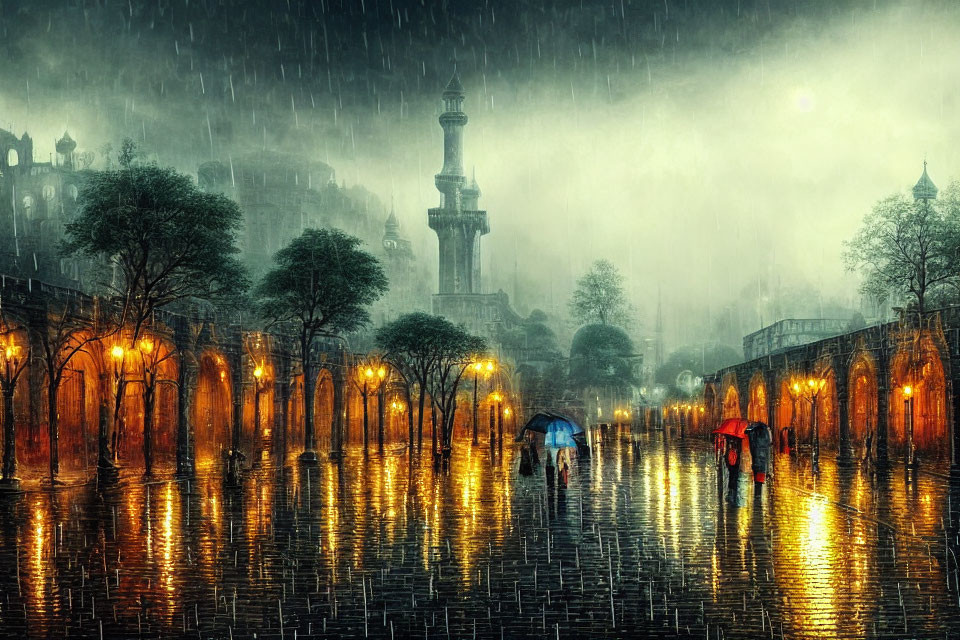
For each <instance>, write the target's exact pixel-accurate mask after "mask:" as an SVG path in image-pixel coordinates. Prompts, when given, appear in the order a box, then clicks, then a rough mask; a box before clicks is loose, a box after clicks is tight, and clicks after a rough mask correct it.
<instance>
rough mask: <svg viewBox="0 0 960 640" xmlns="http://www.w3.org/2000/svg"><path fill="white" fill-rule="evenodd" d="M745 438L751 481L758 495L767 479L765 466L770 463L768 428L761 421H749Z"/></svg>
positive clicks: (770, 439)
mask: <svg viewBox="0 0 960 640" xmlns="http://www.w3.org/2000/svg"><path fill="white" fill-rule="evenodd" d="M745 433H746V434H747V440H748V441H749V443H750V457H751V459H752V460H753V465H752V466H753V482H754V489H755V495H758V496H759V495H760V491H761V490H762V489H763V483H764V482H765V481H766V479H767V466H768V465H769V464H770V444H771V442H772V438H771V437H770V428H769V427H768V426H767V425H766V424H764V423H762V422H751V423H750V426H749V427H747V429H746V432H745Z"/></svg>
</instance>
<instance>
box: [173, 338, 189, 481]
mask: <svg viewBox="0 0 960 640" xmlns="http://www.w3.org/2000/svg"><path fill="white" fill-rule="evenodd" d="M187 383H188V375H187V365H186V358H185V357H184V353H183V351H181V352H180V358H179V362H178V363H177V473H178V474H180V475H184V474H188V473H191V472H192V471H193V464H192V463H191V460H190V458H191V455H190V453H191V451H190V449H191V446H190V420H189V413H190V391H189V390H188V389H187Z"/></svg>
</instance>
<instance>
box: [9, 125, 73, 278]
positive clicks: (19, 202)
mask: <svg viewBox="0 0 960 640" xmlns="http://www.w3.org/2000/svg"><path fill="white" fill-rule="evenodd" d="M76 148H77V143H76V141H74V140H73V138H71V137H70V134H69V133H64V134H63V137H62V138H60V140H58V141H57V142H56V149H57V157H56V159H54V158H51V159H50V161H49V162H36V161H35V159H34V156H33V140H32V139H31V138H30V136H29V135H28V134H26V133H24V134H23V135H22V136H21V137H20V138H17V137H16V136H15V135H13V134H12V133H10V132H9V131H5V130H0V272H2V273H3V274H5V275H12V276H19V277H23V278H40V279H43V280H44V281H46V282H50V283H54V284H65V285H75V284H78V283H80V282H81V280H82V279H83V269H82V267H81V264H83V261H81V260H77V259H73V258H61V257H60V254H59V245H60V242H61V240H62V239H63V234H64V228H65V226H66V223H67V222H68V221H69V220H70V219H71V218H72V216H73V214H74V212H75V211H76V203H77V195H78V184H79V182H80V180H81V179H82V171H83V170H84V169H85V168H86V167H87V166H88V165H89V164H90V162H91V161H92V155H91V154H77V152H76Z"/></svg>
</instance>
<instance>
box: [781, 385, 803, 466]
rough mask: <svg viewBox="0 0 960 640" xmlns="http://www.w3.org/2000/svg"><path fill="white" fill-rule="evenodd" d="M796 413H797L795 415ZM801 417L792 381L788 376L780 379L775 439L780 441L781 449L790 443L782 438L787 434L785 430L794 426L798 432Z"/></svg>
mask: <svg viewBox="0 0 960 640" xmlns="http://www.w3.org/2000/svg"><path fill="white" fill-rule="evenodd" d="M795 413H796V415H794V414H795ZM799 418H800V408H799V406H798V401H797V399H796V396H795V395H794V393H793V392H792V391H791V389H790V381H789V380H788V379H787V378H784V379H783V380H781V381H780V388H779V391H778V394H777V406H776V419H777V433H776V436H775V439H776V442H778V443H779V446H780V448H781V449H782V448H783V447H784V446H786V445H787V444H788V443H787V442H785V441H784V440H782V438H784V437H785V435H786V434H785V433H784V431H783V430H784V429H786V428H791V427H792V428H793V429H794V430H795V433H796V431H797V430H798V429H799V424H798V422H799Z"/></svg>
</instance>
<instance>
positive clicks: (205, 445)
mask: <svg viewBox="0 0 960 640" xmlns="http://www.w3.org/2000/svg"><path fill="white" fill-rule="evenodd" d="M232 407H233V405H232V394H231V389H230V365H229V364H228V362H227V358H226V357H225V356H224V355H223V354H222V353H221V352H219V351H217V350H215V349H207V350H205V351H204V352H203V353H201V354H200V358H199V360H198V366H197V386H196V389H195V391H194V394H193V402H192V403H191V407H190V421H191V422H192V423H193V425H194V443H195V444H194V448H195V451H196V462H197V466H198V467H204V466H210V465H212V464H216V463H217V462H218V461H219V460H220V459H221V456H222V453H223V452H224V451H228V450H229V449H230V437H231V428H230V427H231V425H230V421H231V419H232V411H233V409H232Z"/></svg>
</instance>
